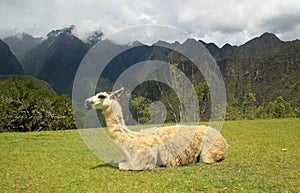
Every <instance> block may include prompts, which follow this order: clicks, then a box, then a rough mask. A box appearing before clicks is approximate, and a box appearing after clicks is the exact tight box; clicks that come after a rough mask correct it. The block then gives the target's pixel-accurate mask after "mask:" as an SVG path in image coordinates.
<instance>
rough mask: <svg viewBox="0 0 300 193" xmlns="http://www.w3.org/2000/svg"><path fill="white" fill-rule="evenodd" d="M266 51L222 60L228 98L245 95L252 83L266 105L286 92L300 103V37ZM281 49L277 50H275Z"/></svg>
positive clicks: (287, 98)
mask: <svg viewBox="0 0 300 193" xmlns="http://www.w3.org/2000/svg"><path fill="white" fill-rule="evenodd" d="M285 44H286V46H284V47H282V48H281V49H273V51H271V52H266V53H265V54H264V55H258V56H257V55H256V56H255V55H254V56H251V57H250V56H248V57H241V58H237V59H224V60H221V61H219V62H218V65H219V67H220V69H221V71H222V74H223V77H224V80H225V84H226V88H227V89H226V90H227V97H228V99H233V98H241V97H242V96H243V95H245V94H246V93H247V92H249V91H247V88H248V86H249V85H250V86H251V90H252V92H254V93H256V96H257V104H258V105H264V104H267V103H268V102H270V101H273V100H274V99H275V98H276V97H278V96H283V97H284V99H286V100H288V101H289V102H290V103H291V104H292V105H293V106H298V107H299V106H300V79H299V77H300V41H299V40H298V41H293V42H289V43H285ZM275 50H277V51H275Z"/></svg>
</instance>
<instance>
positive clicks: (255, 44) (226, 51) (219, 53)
mask: <svg viewBox="0 0 300 193" xmlns="http://www.w3.org/2000/svg"><path fill="white" fill-rule="evenodd" d="M199 42H201V43H202V44H204V45H205V47H206V48H207V49H208V50H209V51H210V53H211V54H212V56H213V57H214V58H215V59H216V60H217V61H220V60H223V59H237V58H243V57H248V56H262V55H264V54H267V53H269V52H274V51H277V50H279V49H281V48H284V47H285V46H287V45H288V44H289V42H283V41H281V40H280V39H279V38H278V37H277V36H275V35H274V34H272V33H264V34H262V35H261V36H260V37H256V38H253V39H252V40H250V41H248V42H246V43H245V44H243V45H241V46H232V45H230V44H225V45H224V46H223V47H222V48H219V47H218V46H216V45H215V44H214V43H209V44H207V43H205V42H203V41H201V40H199Z"/></svg>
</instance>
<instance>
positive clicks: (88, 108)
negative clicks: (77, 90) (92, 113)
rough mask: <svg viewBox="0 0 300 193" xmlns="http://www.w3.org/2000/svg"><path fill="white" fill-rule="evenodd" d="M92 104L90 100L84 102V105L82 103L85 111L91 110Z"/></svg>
mask: <svg viewBox="0 0 300 193" xmlns="http://www.w3.org/2000/svg"><path fill="white" fill-rule="evenodd" d="M93 104H94V102H93V101H91V100H89V99H87V100H85V103H84V105H85V107H86V109H87V110H90V109H92V107H93Z"/></svg>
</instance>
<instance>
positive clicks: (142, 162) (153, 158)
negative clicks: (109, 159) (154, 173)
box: [119, 150, 157, 170]
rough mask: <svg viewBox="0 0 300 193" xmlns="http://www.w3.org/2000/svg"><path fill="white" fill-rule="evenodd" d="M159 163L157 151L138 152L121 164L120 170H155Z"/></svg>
mask: <svg viewBox="0 0 300 193" xmlns="http://www.w3.org/2000/svg"><path fill="white" fill-rule="evenodd" d="M156 163H157V150H147V151H136V152H134V153H132V156H131V157H128V158H127V160H126V161H125V162H121V163H119V169H120V170H147V169H154V168H155V166H156Z"/></svg>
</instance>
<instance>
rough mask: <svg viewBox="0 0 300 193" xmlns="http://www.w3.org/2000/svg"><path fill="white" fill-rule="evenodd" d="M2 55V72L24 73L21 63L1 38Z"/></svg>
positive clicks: (0, 67) (0, 62) (0, 58)
mask: <svg viewBox="0 0 300 193" xmlns="http://www.w3.org/2000/svg"><path fill="white" fill-rule="evenodd" d="M0 56H1V57H0V74H24V71H23V68H22V66H21V64H20V63H19V61H18V60H17V58H16V57H15V56H14V54H13V53H12V52H11V51H10V49H9V47H8V45H7V44H5V43H4V42H3V41H2V40H0Z"/></svg>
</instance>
